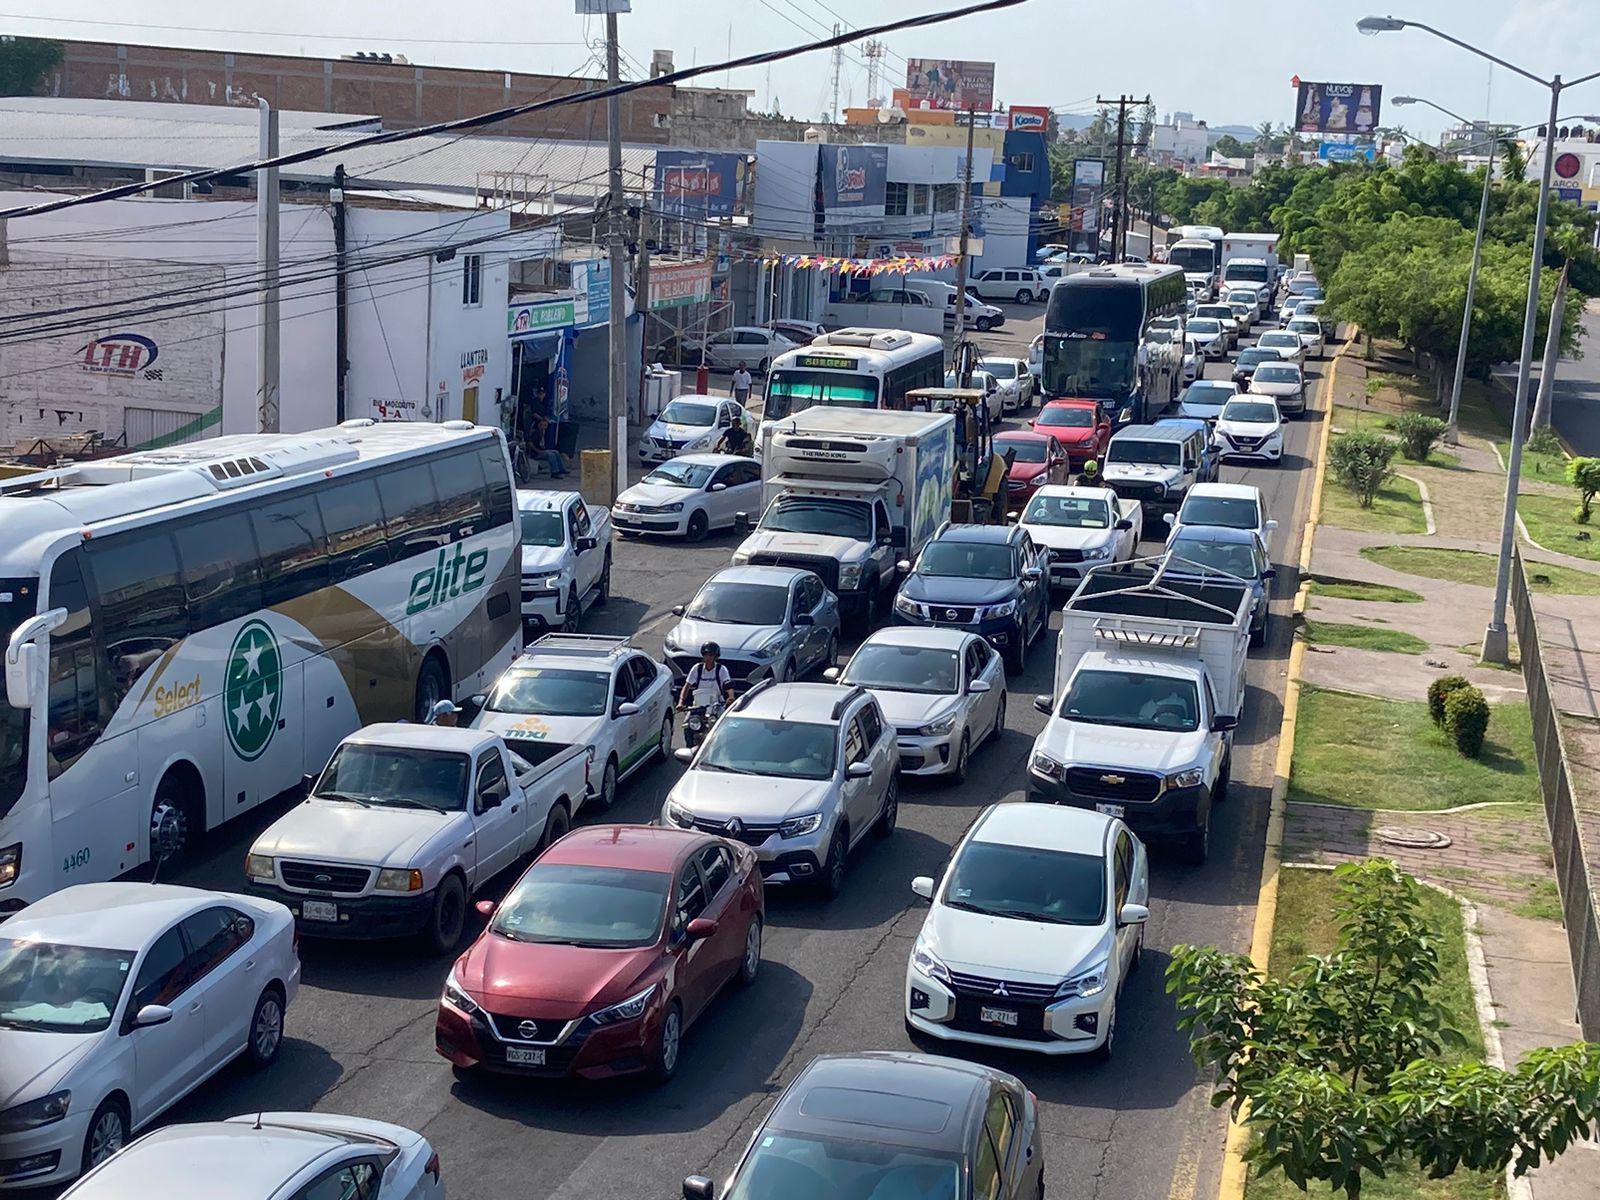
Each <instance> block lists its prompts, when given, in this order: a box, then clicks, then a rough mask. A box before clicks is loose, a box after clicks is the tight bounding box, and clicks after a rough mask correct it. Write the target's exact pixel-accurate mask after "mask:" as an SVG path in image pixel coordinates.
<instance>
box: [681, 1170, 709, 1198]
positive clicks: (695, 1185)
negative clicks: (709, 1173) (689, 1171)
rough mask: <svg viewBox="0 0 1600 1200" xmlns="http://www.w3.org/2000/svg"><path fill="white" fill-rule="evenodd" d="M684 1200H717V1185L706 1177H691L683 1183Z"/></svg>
mask: <svg viewBox="0 0 1600 1200" xmlns="http://www.w3.org/2000/svg"><path fill="white" fill-rule="evenodd" d="M683 1200H717V1185H716V1184H714V1183H712V1182H711V1180H709V1179H707V1178H706V1177H705V1176H704V1175H691V1176H689V1178H687V1179H685V1180H684V1181H683Z"/></svg>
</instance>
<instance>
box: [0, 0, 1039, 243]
mask: <svg viewBox="0 0 1600 1200" xmlns="http://www.w3.org/2000/svg"><path fill="white" fill-rule="evenodd" d="M1023 3H1025V0H978V2H977V3H973V4H968V5H966V6H965V7H962V8H956V9H949V10H946V11H943V12H936V13H922V14H919V15H917V16H913V17H903V18H901V19H900V20H897V21H890V22H887V23H884V24H881V25H875V26H872V27H870V28H866V29H861V30H857V31H855V32H852V33H848V34H844V33H841V34H839V35H837V36H834V37H827V38H823V39H820V40H818V41H814V42H809V43H805V44H803V45H799V46H787V47H782V48H779V49H776V50H763V51H760V52H758V53H756V54H746V55H741V56H739V57H737V58H732V59H728V60H726V61H724V62H717V63H708V64H707V65H705V66H696V67H687V68H684V69H682V70H677V71H670V72H667V73H665V74H663V75H660V76H658V77H657V78H655V79H645V80H638V81H634V82H629V83H619V84H617V85H616V86H615V87H604V88H599V89H596V90H594V91H588V92H583V93H577V94H574V95H571V96H558V97H556V98H554V99H550V100H540V101H533V102H529V103H523V104H514V105H510V106H508V107H505V108H498V109H491V110H490V111H488V112H484V113H478V114H476V115H474V116H470V117H460V118H457V119H456V120H453V121H440V122H436V123H434V124H432V125H424V126H420V127H418V128H415V129H402V130H394V131H391V132H386V133H374V134H368V135H366V136H364V137H358V138H354V139H352V140H350V141H348V142H344V143H342V144H340V145H338V146H320V147H310V148H307V149H304V150H297V151H293V152H291V153H289V154H280V155H278V156H276V157H275V158H271V159H263V160H258V161H255V162H249V163H241V164H238V165H235V166H232V167H222V168H215V169H205V170H199V171H189V172H185V173H182V174H178V175H174V176H169V177H168V178H166V179H161V180H150V181H148V182H144V183H128V184H122V185H119V186H117V187H113V188H107V189H105V190H104V191H100V192H95V193H92V194H90V195H87V196H75V197H71V198H69V199H64V200H54V201H49V202H46V203H43V204H34V205H27V206H24V207H21V208H12V209H6V210H4V211H0V218H10V217H26V216H38V215H40V214H42V213H47V212H56V211H59V210H61V209H65V208H76V207H80V206H82V205H84V204H94V203H99V202H101V201H105V200H115V199H119V198H121V197H123V196H136V195H140V194H141V193H144V192H148V191H153V190H155V189H156V188H160V187H171V186H175V185H178V184H184V183H197V182H199V181H200V180H202V179H213V178H216V177H218V176H222V175H239V174H244V173H246V172H250V171H258V170H264V169H266V168H268V167H288V166H297V165H298V164H300V163H305V162H311V161H313V160H315V159H319V158H325V157H327V156H328V155H330V154H337V153H349V152H351V151H353V150H358V149H362V148H364V147H366V146H380V145H388V144H391V143H395V142H405V141H413V140H415V139H417V138H420V137H429V136H432V135H435V134H441V133H454V132H456V131H458V130H468V129H481V128H483V127H484V126H487V125H495V124H498V123H499V122H501V121H505V120H508V119H510V118H512V117H520V116H525V115H528V114H530V113H535V112H545V111H548V110H550V109H554V108H564V107H568V106H570V105H573V104H592V103H595V102H596V101H599V100H606V99H609V98H611V97H612V96H617V97H621V96H626V95H630V94H632V93H633V92H637V91H642V90H644V89H645V88H655V87H670V86H672V85H673V84H676V83H680V82H683V81H685V80H689V79H697V78H699V77H700V76H701V75H713V74H716V73H717V72H719V71H732V70H735V69H740V70H742V69H744V68H746V67H759V66H764V65H765V64H767V63H771V62H782V61H784V60H786V59H790V58H795V57H798V56H799V55H801V54H807V53H810V52H812V51H815V50H830V49H832V48H833V47H834V46H836V45H844V44H846V43H849V42H853V41H858V40H860V39H861V38H865V37H879V36H881V35H883V34H886V33H894V32H897V31H899V30H903V29H920V28H924V27H926V26H931V25H941V24H944V23H946V22H948V21H953V20H957V19H959V18H962V17H970V16H975V15H977V14H979V13H988V12H995V11H998V10H1000V9H1006V8H1015V7H1016V6H1018V5H1020V4H1023Z"/></svg>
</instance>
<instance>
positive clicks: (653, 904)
mask: <svg viewBox="0 0 1600 1200" xmlns="http://www.w3.org/2000/svg"><path fill="white" fill-rule="evenodd" d="M478 908H479V911H482V912H485V913H487V914H488V915H489V916H490V921H489V926H488V928H487V929H485V930H484V931H483V934H482V936H480V937H479V938H478V940H477V941H475V942H474V943H473V944H472V946H471V947H470V948H469V949H468V950H467V952H466V953H465V954H463V955H462V956H461V957H460V958H459V959H457V960H456V964H455V966H454V967H452V968H451V970H450V976H449V978H448V979H447V980H446V982H445V986H444V996H443V997H442V998H441V1000H440V1002H439V1016H438V1021H437V1024H436V1026H435V1029H434V1044H435V1046H436V1048H437V1049H438V1051H439V1053H440V1054H442V1055H443V1056H444V1057H445V1058H448V1059H449V1060H450V1061H451V1062H452V1063H453V1064H454V1065H455V1066H456V1067H457V1068H460V1069H463V1070H472V1069H477V1068H482V1069H484V1070H489V1071H496V1072H502V1073H506V1074H518V1075H546V1076H548V1075H581V1076H584V1077H585V1078H591V1079H593V1078H604V1077H607V1076H612V1075H625V1074H630V1073H633V1072H647V1073H649V1074H650V1075H652V1076H653V1077H654V1078H655V1079H657V1080H661V1081H664V1080H667V1079H670V1078H671V1077H672V1075H673V1073H674V1072H676V1071H677V1069H678V1057H679V1052H680V1050H681V1048H682V1044H683V1034H684V1031H685V1030H686V1029H687V1028H688V1027H689V1026H690V1025H691V1024H692V1023H693V1022H694V1020H695V1019H696V1018H697V1017H699V1016H700V1014H701V1013H703V1012H704V1011H705V1010H706V1008H707V1006H708V1005H709V1004H710V1003H711V1001H712V1000H713V999H714V998H715V997H716V995H717V993H718V992H720V991H721V990H722V987H723V985H724V984H726V983H727V982H728V981H729V980H731V979H737V980H738V981H739V982H740V983H742V984H749V983H751V982H753V981H754V980H755V977H756V972H757V971H758V970H759V969H760V966H761V925H762V920H763V916H764V911H765V908H764V902H763V898H762V889H761V873H760V871H759V870H758V869H757V867H756V855H755V853H754V851H752V850H750V849H749V848H748V847H746V846H742V845H738V844H736V843H733V842H728V841H724V840H723V839H721V838H718V837H712V836H710V835H708V834H704V833H699V832H696V831H694V830H681V829H660V828H655V827H652V826H648V825H601V826H591V827H589V828H585V829H577V830H574V831H573V832H572V833H569V834H567V836H566V837H564V838H562V839H561V840H560V841H559V842H556V843H555V844H554V845H553V846H551V847H550V848H549V849H548V850H546V851H545V852H544V853H543V854H541V855H540V856H539V858H538V860H537V861H536V862H534V864H533V865H532V866H530V867H529V868H528V869H527V871H526V872H525V873H524V874H523V876H522V878H521V879H519V880H518V881H517V883H516V886H514V887H513V888H512V889H511V891H510V893H509V894H508V895H507V896H506V898H505V899H504V900H502V901H501V902H500V904H499V905H498V906H496V905H493V904H492V903H490V902H489V901H484V902H482V903H481V904H479V906H478Z"/></svg>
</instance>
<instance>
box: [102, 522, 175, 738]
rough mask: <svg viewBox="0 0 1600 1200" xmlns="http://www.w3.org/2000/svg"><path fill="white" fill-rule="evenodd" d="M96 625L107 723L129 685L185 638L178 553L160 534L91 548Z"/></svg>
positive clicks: (121, 537)
mask: <svg viewBox="0 0 1600 1200" xmlns="http://www.w3.org/2000/svg"><path fill="white" fill-rule="evenodd" d="M86 554H87V557H88V562H89V572H90V574H91V576H92V577H93V579H94V594H95V598H96V600H97V602H98V603H97V604H96V605H95V611H94V616H95V624H97V625H98V626H99V627H100V639H101V644H102V646H103V647H104V649H105V666H106V670H107V672H108V683H109V685H110V691H111V700H110V710H109V711H108V712H105V713H104V714H103V715H104V716H105V717H106V718H107V719H109V717H110V714H111V713H112V712H115V711H116V709H117V706H118V705H120V704H121V703H122V699H123V697H124V696H126V695H127V694H128V691H129V689H130V688H132V687H133V683H134V680H136V679H138V678H139V676H140V675H141V674H142V673H143V672H144V670H145V668H147V667H149V666H151V665H152V664H153V663H155V662H156V661H157V660H159V659H160V657H161V656H162V654H164V653H165V652H166V651H167V650H169V649H171V648H172V647H173V646H176V645H177V644H178V643H179V642H181V641H182V640H183V639H184V638H185V637H187V636H188V635H189V613H188V606H187V605H186V604H185V603H184V598H183V585H182V584H181V583H180V582H179V580H178V553H177V550H176V548H175V547H174V546H173V544H172V535H171V534H170V533H168V532H167V531H166V530H165V529H162V528H159V527H156V528H151V529H136V530H133V531H131V532H129V533H123V534H118V535H116V536H114V537H108V538H106V539H105V540H104V541H99V540H96V541H94V542H92V543H90V545H89V547H88V549H87V551H86Z"/></svg>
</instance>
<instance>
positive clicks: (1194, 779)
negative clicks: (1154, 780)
mask: <svg viewBox="0 0 1600 1200" xmlns="http://www.w3.org/2000/svg"><path fill="white" fill-rule="evenodd" d="M1205 778H1206V769H1205V768H1204V767H1190V768H1189V769H1188V770H1186V771H1174V772H1173V773H1172V774H1171V775H1168V776H1167V786H1168V787H1171V788H1189V787H1199V786H1200V785H1201V784H1202V783H1204V782H1205Z"/></svg>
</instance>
